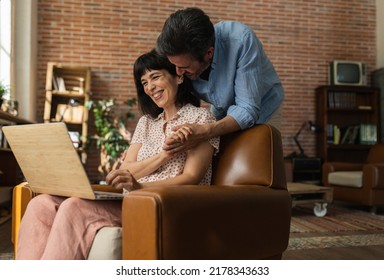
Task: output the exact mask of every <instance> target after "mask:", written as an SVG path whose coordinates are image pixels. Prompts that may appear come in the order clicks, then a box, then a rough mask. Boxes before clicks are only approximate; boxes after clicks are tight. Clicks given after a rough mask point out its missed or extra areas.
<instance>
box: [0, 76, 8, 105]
mask: <svg viewBox="0 0 384 280" xmlns="http://www.w3.org/2000/svg"><path fill="white" fill-rule="evenodd" d="M8 93H9V87H7V86H6V85H4V84H3V83H2V82H1V81H0V101H2V100H3V99H4V97H5V95H6V94H8ZM0 105H1V103H0Z"/></svg>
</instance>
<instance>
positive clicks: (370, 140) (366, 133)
mask: <svg viewBox="0 0 384 280" xmlns="http://www.w3.org/2000/svg"><path fill="white" fill-rule="evenodd" d="M376 142H377V128H376V125H375V124H360V144H365V145H373V144H375V143H376Z"/></svg>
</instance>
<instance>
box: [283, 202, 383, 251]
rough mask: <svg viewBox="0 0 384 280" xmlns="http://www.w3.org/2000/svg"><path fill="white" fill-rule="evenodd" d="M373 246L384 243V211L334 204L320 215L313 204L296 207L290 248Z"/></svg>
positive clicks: (293, 210)
mask: <svg viewBox="0 0 384 280" xmlns="http://www.w3.org/2000/svg"><path fill="white" fill-rule="evenodd" d="M371 245H384V215H383V214H382V213H379V214H377V215H373V214H371V213H370V212H369V211H367V210H361V209H358V208H351V207H345V206H338V205H334V204H331V205H329V206H328V211H327V215H326V216H324V217H316V216H315V215H314V214H313V206H298V207H295V208H294V209H292V219H291V237H290V240H289V245H288V250H298V249H315V248H330V247H350V246H371Z"/></svg>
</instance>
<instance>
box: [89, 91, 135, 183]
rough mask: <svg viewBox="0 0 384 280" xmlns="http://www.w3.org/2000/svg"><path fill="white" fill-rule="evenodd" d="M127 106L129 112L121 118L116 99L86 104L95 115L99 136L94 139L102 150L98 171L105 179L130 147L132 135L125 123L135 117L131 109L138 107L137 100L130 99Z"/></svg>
mask: <svg viewBox="0 0 384 280" xmlns="http://www.w3.org/2000/svg"><path fill="white" fill-rule="evenodd" d="M125 105H126V106H127V107H128V111H127V113H125V116H121V115H120V114H119V112H118V111H119V110H118V108H117V105H116V104H115V100H114V99H109V100H100V101H96V102H93V101H89V102H88V103H87V104H86V107H87V108H88V109H92V112H93V114H94V120H95V127H96V131H97V135H96V136H94V137H92V138H93V139H96V140H97V142H96V145H97V147H98V148H99V149H100V165H99V169H98V170H99V172H100V173H102V174H103V175H104V177H105V176H106V175H107V174H108V173H109V172H110V171H111V170H112V169H113V168H115V167H116V165H117V164H118V163H119V161H120V158H121V156H122V154H123V153H124V151H125V150H126V149H127V148H128V147H129V143H130V140H131V133H130V132H129V131H128V130H127V129H126V127H125V122H126V121H127V120H129V119H134V117H135V115H134V114H133V113H132V111H131V108H132V107H133V106H134V105H136V99H135V98H130V99H128V100H127V101H126V102H125Z"/></svg>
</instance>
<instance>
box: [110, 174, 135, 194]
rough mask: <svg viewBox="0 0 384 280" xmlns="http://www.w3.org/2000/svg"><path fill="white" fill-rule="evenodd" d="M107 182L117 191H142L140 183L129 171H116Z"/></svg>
mask: <svg viewBox="0 0 384 280" xmlns="http://www.w3.org/2000/svg"><path fill="white" fill-rule="evenodd" d="M106 182H107V184H108V185H111V186H112V187H114V188H115V189H117V190H122V189H125V190H127V191H133V190H136V189H141V185H140V183H138V182H137V181H136V179H135V178H134V177H133V176H132V174H131V173H130V172H129V170H128V169H115V170H112V171H111V172H109V174H108V175H107V177H106Z"/></svg>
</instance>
